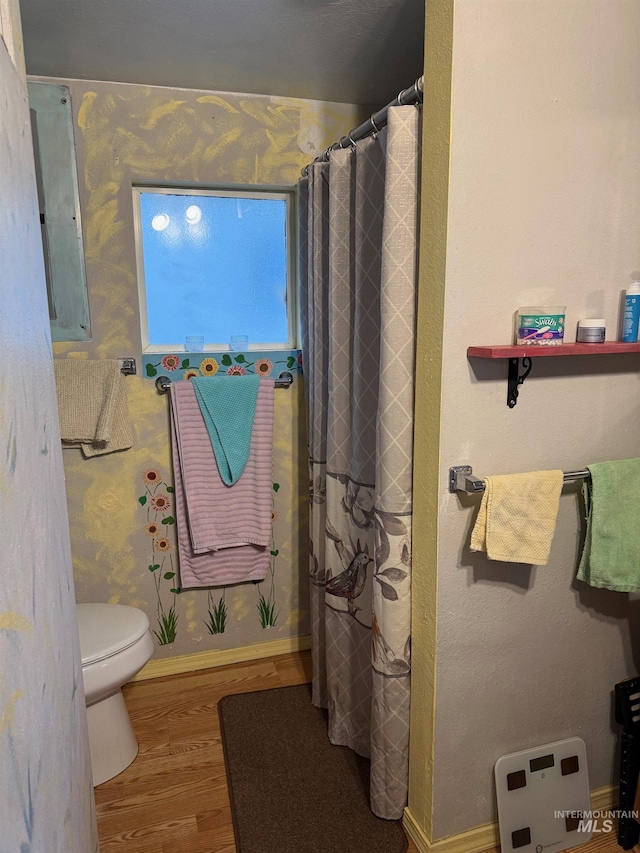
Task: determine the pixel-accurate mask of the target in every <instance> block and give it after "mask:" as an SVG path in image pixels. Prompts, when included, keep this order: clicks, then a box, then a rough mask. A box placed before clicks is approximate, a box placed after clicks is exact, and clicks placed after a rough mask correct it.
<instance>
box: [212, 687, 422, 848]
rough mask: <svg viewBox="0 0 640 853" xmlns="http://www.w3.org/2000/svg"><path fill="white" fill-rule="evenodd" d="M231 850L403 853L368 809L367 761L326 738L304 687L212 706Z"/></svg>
mask: <svg viewBox="0 0 640 853" xmlns="http://www.w3.org/2000/svg"><path fill="white" fill-rule="evenodd" d="M218 713H219V715H220V727H221V730H222V744H223V747H224V759H225V765H226V769H227V779H228V782H229V794H230V797H231V811H232V814H233V827H234V831H235V836H236V847H237V849H238V853H405V851H406V849H407V841H406V837H405V834H404V832H403V829H402V826H401V824H400V821H388V820H381V819H380V818H377V817H375V815H374V814H372V812H371V811H370V809H369V761H368V760H367V759H366V758H361V757H360V756H358V755H356V754H355V753H353V752H352V751H351V750H350V749H347V748H346V747H342V746H333V745H332V744H330V743H329V739H328V737H327V722H326V715H325V713H324V712H323V711H321V710H319V709H318V708H315V707H314V706H313V705H312V704H311V697H310V689H309V686H308V685H306V684H303V685H300V686H297V687H280V688H278V689H276V690H261V691H258V692H256V693H243V694H238V695H235V696H225V697H224V698H223V699H221V700H220V702H219V704H218Z"/></svg>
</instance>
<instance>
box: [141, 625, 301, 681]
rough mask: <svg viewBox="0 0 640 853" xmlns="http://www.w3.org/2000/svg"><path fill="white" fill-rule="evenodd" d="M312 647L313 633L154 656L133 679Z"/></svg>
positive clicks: (256, 658)
mask: <svg viewBox="0 0 640 853" xmlns="http://www.w3.org/2000/svg"><path fill="white" fill-rule="evenodd" d="M310 648H311V637H309V636H304V637H285V638H284V639H282V640H272V641H271V642H268V643H255V644H254V645H253V646H240V647H239V648H236V649H210V650H209V651H206V652H194V654H191V655H180V656H179V657H175V658H157V659H156V660H150V661H149V663H148V664H147V665H146V666H144V667H143V668H142V669H141V670H140V672H139V673H138V674H137V675H136V676H135V678H132V679H131V680H132V681H145V680H146V679H148V678H161V677H162V676H165V675H180V674H181V673H183V672H195V671H196V670H198V669H210V668H211V667H215V666H227V665H229V664H234V663H244V662H245V661H249V660H262V659H263V658H270V657H276V656H277V655H287V654H292V653H293V652H303V651H305V650H306V649H310Z"/></svg>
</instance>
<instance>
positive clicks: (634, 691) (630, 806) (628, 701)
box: [615, 678, 640, 850]
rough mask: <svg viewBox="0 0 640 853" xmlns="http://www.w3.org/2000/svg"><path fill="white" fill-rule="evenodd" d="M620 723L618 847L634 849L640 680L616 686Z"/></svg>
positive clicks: (639, 835)
mask: <svg viewBox="0 0 640 853" xmlns="http://www.w3.org/2000/svg"><path fill="white" fill-rule="evenodd" d="M615 697H616V722H617V723H618V724H619V725H621V726H622V735H621V745H620V787H619V798H620V802H619V808H620V811H621V813H622V814H621V816H620V819H619V820H618V844H619V845H620V846H621V847H622V848H623V849H624V850H631V848H632V847H635V845H636V844H637V843H638V840H640V823H638V821H637V820H636V819H635V818H634V817H633V810H634V808H635V803H636V800H637V797H636V793H637V788H638V775H639V773H640V715H639V714H638V705H639V704H640V700H639V697H640V678H630V679H629V680H628V681H621V682H620V683H619V684H616V686H615Z"/></svg>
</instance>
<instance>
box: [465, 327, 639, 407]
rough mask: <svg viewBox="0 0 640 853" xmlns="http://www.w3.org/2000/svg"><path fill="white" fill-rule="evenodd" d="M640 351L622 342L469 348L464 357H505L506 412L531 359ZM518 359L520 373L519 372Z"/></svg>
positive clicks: (516, 393) (525, 375) (530, 366)
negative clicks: (506, 361)
mask: <svg viewBox="0 0 640 853" xmlns="http://www.w3.org/2000/svg"><path fill="white" fill-rule="evenodd" d="M625 352H640V341H638V342H636V343H633V344H625V343H623V342H622V341H605V343H603V344H560V346H558V345H556V346H536V345H535V344H534V345H527V344H524V345H520V346H504V345H498V346H489V347H469V348H468V349H467V358H491V359H494V358H506V359H508V361H509V369H508V372H507V406H508V407H509V408H510V409H513V407H514V406H515V405H516V403H517V402H518V392H519V391H520V388H521V387H522V385H523V384H524V380H525V379H526V378H527V376H528V375H529V374H530V373H531V368H532V366H533V362H532V359H533V358H541V357H544V356H546V357H547V358H557V357H558V356H564V355H613V354H614V353H625ZM521 359H522V367H523V372H522V373H521V372H520V360H521Z"/></svg>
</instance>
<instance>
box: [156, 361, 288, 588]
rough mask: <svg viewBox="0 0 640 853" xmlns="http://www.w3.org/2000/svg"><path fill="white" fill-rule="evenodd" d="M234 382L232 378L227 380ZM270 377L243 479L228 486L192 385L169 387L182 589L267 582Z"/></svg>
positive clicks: (264, 384) (259, 404)
mask: <svg viewBox="0 0 640 853" xmlns="http://www.w3.org/2000/svg"><path fill="white" fill-rule="evenodd" d="M229 382H233V378H231V377H230V378H229ZM273 390H274V382H273V379H261V380H260V388H259V390H258V399H257V402H256V413H255V419H254V424H253V432H252V434H251V449H250V452H249V460H248V462H247V467H246V468H245V470H244V473H243V474H242V477H241V478H240V479H239V480H238V482H237V483H236V484H235V485H233V486H226V485H225V484H224V483H223V481H222V478H221V477H220V472H219V471H218V466H217V464H216V460H215V456H214V454H213V449H212V447H211V441H210V439H209V434H208V432H207V428H206V426H205V423H204V420H203V418H202V414H201V412H200V406H199V405H198V401H197V399H196V395H195V391H194V388H193V385H192V384H191V382H189V381H187V382H173V383H172V384H171V420H172V427H173V429H172V431H171V450H172V454H173V470H174V475H175V489H176V493H175V494H176V526H177V533H178V555H179V559H180V582H181V586H182V587H183V588H188V587H202V586H222V585H224V584H236V583H243V582H244V581H258V580H263V579H264V577H265V576H266V573H267V570H268V568H269V558H270V554H269V544H270V541H271V490H272V479H273V473H272V455H273Z"/></svg>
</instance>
